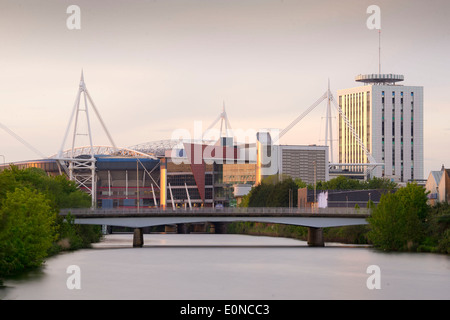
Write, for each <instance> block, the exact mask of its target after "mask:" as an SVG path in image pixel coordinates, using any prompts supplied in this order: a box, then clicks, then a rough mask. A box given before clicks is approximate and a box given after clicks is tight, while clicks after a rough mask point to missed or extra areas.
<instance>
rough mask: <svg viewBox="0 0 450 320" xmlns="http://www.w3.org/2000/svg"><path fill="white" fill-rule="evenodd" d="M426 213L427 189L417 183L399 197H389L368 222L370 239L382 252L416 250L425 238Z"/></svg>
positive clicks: (381, 202)
mask: <svg viewBox="0 0 450 320" xmlns="http://www.w3.org/2000/svg"><path fill="white" fill-rule="evenodd" d="M427 212H428V206H427V196H426V192H425V189H424V188H423V187H421V186H418V185H417V184H415V183H410V184H408V185H407V186H406V187H404V188H401V189H399V190H398V191H397V192H396V193H386V194H384V195H382V196H381V199H380V203H379V204H378V206H377V207H376V208H375V209H374V210H373V213H372V215H371V216H370V218H369V219H368V220H369V223H370V228H371V230H370V231H369V234H368V237H369V239H370V241H371V242H372V243H373V244H374V246H375V247H378V248H380V249H383V250H390V251H399V250H409V251H410V250H413V249H414V248H417V246H418V245H419V244H420V242H421V241H422V240H423V238H424V236H425V229H426V228H425V226H426V225H425V223H424V221H425V219H426V217H427Z"/></svg>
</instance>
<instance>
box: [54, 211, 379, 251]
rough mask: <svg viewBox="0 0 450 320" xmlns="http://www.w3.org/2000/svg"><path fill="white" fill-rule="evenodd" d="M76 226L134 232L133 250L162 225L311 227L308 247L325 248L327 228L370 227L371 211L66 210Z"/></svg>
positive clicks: (64, 212) (62, 212)
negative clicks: (145, 231) (145, 234)
mask: <svg viewBox="0 0 450 320" xmlns="http://www.w3.org/2000/svg"><path fill="white" fill-rule="evenodd" d="M60 214H61V215H63V216H65V215H68V214H70V215H72V216H73V217H74V218H75V222H74V223H75V224H91V225H108V226H121V227H129V228H133V229H134V238H133V246H135V247H142V246H143V244H144V241H143V233H142V228H144V227H150V226H158V225H179V226H181V225H185V224H189V223H206V222H209V223H212V224H213V225H215V226H216V227H218V226H219V225H220V224H223V223H229V222H234V221H252V222H263V223H279V224H288V225H298V226H304V227H308V245H309V246H324V241H323V228H326V227H341V226H351V225H364V224H368V222H367V218H368V217H369V216H370V214H369V211H368V210H367V209H354V208H321V209H318V208H315V209H313V208H266V207H264V208H220V209H219V208H198V209H193V210H184V209H178V210H173V209H167V208H166V209H165V210H163V209H159V208H155V209H147V208H146V209H144V208H130V209H122V208H121V209H89V208H87V209H63V210H61V212H60Z"/></svg>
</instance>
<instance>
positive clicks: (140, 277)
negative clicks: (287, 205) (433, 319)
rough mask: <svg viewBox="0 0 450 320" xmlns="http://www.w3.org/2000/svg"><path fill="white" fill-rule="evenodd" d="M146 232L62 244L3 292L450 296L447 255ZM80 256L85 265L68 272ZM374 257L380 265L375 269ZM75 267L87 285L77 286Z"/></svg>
mask: <svg viewBox="0 0 450 320" xmlns="http://www.w3.org/2000/svg"><path fill="white" fill-rule="evenodd" d="M144 242H145V245H144V247H143V248H132V247H131V244H132V235H130V234H114V235H107V236H106V237H105V239H104V240H103V241H102V242H100V243H97V244H94V247H93V248H92V249H84V250H78V251H75V252H69V253H63V254H59V255H57V256H55V257H52V258H50V259H48V260H47V261H46V263H45V265H44V266H43V267H42V268H40V269H39V270H36V271H33V272H29V273H27V274H26V275H22V276H20V277H18V278H15V279H8V280H6V281H5V283H4V287H3V288H1V289H0V298H1V299H5V300H27V299H33V300H35V299H51V300H62V299H89V300H90V299H152V300H155V299H156V300H161V299H164V300H180V299H181V300H185V299H187V300H212V299H218V300H228V299H231V300H275V299H277V300H281V299H283V300H297V299H440V300H442V299H445V300H448V299H450V257H449V256H446V255H439V254H429V253H384V252H379V251H376V250H374V249H372V248H368V247H358V246H345V245H339V244H329V243H327V244H326V246H325V247H322V248H313V247H308V246H307V245H306V243H305V242H303V241H298V240H294V239H286V238H274V237H259V236H247V235H222V234H146V235H144ZM71 265H75V266H78V267H79V269H78V270H79V272H78V273H77V272H75V273H67V268H68V267H69V266H71ZM372 265H376V266H378V267H379V269H378V272H375V273H373V274H372V273H368V272H367V268H368V267H369V266H372ZM72 275H77V276H78V278H76V279H77V280H78V283H79V284H80V288H79V289H77V288H75V289H69V288H68V285H67V280H68V278H69V277H72ZM375 276H377V278H376V281H378V283H379V284H380V288H379V289H377V288H374V289H369V288H368V285H367V280H368V278H369V277H375ZM73 283H75V282H73ZM372 283H374V282H373V281H372Z"/></svg>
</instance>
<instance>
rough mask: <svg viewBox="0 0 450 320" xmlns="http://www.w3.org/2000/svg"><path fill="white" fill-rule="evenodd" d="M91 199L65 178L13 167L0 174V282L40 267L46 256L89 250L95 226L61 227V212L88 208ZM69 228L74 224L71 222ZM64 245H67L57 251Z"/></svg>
mask: <svg viewBox="0 0 450 320" xmlns="http://www.w3.org/2000/svg"><path fill="white" fill-rule="evenodd" d="M90 204H91V198H90V196H89V195H88V194H86V193H85V192H83V191H81V190H79V189H78V188H77V187H76V185H75V183H74V182H73V181H69V180H68V179H67V178H66V177H65V176H56V177H51V176H48V175H47V174H46V173H45V172H44V171H43V170H41V169H37V168H28V169H23V170H20V169H18V168H17V167H15V166H11V167H10V169H8V170H4V171H2V172H1V173H0V277H1V276H4V275H8V274H13V273H16V272H20V271H22V270H25V269H28V268H33V267H36V266H39V265H41V264H42V262H43V261H44V260H45V258H46V257H47V256H48V255H49V254H53V253H56V252H58V251H60V250H62V249H74V248H79V247H83V246H86V245H88V243H87V242H88V241H91V242H94V241H95V240H97V241H98V239H99V238H100V236H101V233H100V228H99V227H96V226H77V225H74V224H73V223H71V222H70V221H65V220H64V219H63V218H62V217H61V216H59V215H58V212H59V210H60V209H61V208H69V207H70V208H76V207H89V206H90ZM72 222H73V221H72ZM62 240H64V242H65V243H66V244H67V245H65V246H60V245H59V243H61V241H62Z"/></svg>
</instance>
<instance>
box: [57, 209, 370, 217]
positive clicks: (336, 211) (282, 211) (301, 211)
mask: <svg viewBox="0 0 450 320" xmlns="http://www.w3.org/2000/svg"><path fill="white" fill-rule="evenodd" d="M69 213H70V214H72V215H80V214H98V215H109V214H116V215H119V214H124V215H126V214H145V215H151V214H155V215H163V214H168V215H177V214H179V215H196V214H198V215H205V214H208V215H211V214H214V215H215V214H217V215H288V214H289V215H296V214H321V215H326V214H330V215H336V214H341V215H346V214H364V215H368V214H370V209H367V208H358V209H355V208H343V207H336V208H279V207H248V208H231V207H225V208H212V207H203V208H192V209H189V208H187V209H185V208H180V209H172V208H165V209H164V208H139V209H138V208H111V209H102V208H98V209H91V208H83V209H78V208H72V209H62V210H61V211H60V214H61V215H67V214H69Z"/></svg>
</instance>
